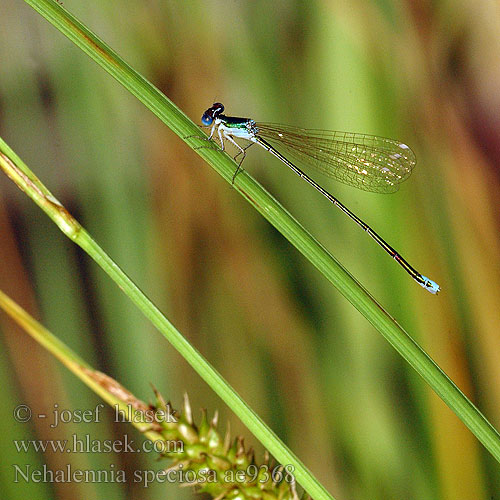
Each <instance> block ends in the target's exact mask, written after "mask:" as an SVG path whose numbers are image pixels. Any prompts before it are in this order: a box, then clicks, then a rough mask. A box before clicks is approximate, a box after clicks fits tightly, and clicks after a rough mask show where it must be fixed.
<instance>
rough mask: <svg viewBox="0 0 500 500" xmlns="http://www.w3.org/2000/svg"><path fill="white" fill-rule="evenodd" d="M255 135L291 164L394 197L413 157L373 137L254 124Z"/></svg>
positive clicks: (399, 146) (402, 146) (406, 149)
mask: <svg viewBox="0 0 500 500" xmlns="http://www.w3.org/2000/svg"><path fill="white" fill-rule="evenodd" d="M256 125H257V129H258V135H259V136H261V137H262V138H263V139H265V140H267V141H268V142H269V143H270V144H271V145H273V146H275V147H276V149H277V150H278V151H280V152H281V153H282V154H285V152H286V155H285V156H287V158H289V159H290V160H295V161H296V162H297V163H298V164H302V165H305V166H308V167H311V168H313V169H315V170H317V171H318V172H321V173H322V174H325V175H327V176H328V177H332V178H333V179H336V180H337V181H339V182H343V183H344V184H348V185H350V186H354V187H356V188H358V189H362V190H364V191H373V192H377V193H393V192H395V191H397V190H398V189H399V184H400V183H401V182H403V181H405V180H406V179H408V177H409V176H410V174H411V172H412V170H413V167H414V166H415V163H416V158H415V154H414V153H413V151H412V150H411V149H410V148H409V147H408V146H407V145H406V144H402V143H400V142H398V141H393V140H392V139H386V138H384V137H376V136H374V135H365V134H355V133H349V132H333V131H330V130H311V129H301V128H296V127H289V126H286V125H277V124H273V123H257V124H256Z"/></svg>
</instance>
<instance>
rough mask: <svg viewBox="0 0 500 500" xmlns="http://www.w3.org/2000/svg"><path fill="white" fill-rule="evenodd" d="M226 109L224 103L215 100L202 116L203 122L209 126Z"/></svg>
mask: <svg viewBox="0 0 500 500" xmlns="http://www.w3.org/2000/svg"><path fill="white" fill-rule="evenodd" d="M223 111H224V104H222V103H220V102H214V104H213V105H212V107H211V108H208V109H207V110H206V111H205V112H204V113H203V116H202V117H201V123H203V125H206V126H207V127H209V126H210V125H212V123H213V121H214V120H215V119H216V118H217V117H218V116H219V115H220V114H221V113H222V112H223Z"/></svg>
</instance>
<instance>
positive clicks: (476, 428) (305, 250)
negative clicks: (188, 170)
mask: <svg viewBox="0 0 500 500" xmlns="http://www.w3.org/2000/svg"><path fill="white" fill-rule="evenodd" d="M25 1H26V3H28V4H29V5H31V6H32V7H33V8H34V9H35V10H37V11H38V12H39V13H40V14H41V15H42V16H44V17H45V18H46V19H47V20H48V21H50V22H51V23H52V24H53V25H54V26H55V27H56V28H57V29H59V30H60V31H61V32H62V33H63V34H64V35H66V36H67V37H68V38H69V39H70V40H71V41H73V42H74V43H75V44H76V45H77V46H78V47H80V48H81V49H82V50H83V51H84V52H85V53H87V54H88V55H89V56H90V57H91V58H92V59H94V60H95V61H96V62H97V63H98V64H100V65H101V66H102V67H103V68H104V69H106V71H108V72H109V73H110V74H111V75H112V76H113V77H114V78H115V79H116V80H117V81H118V82H120V83H121V84H122V85H123V86H124V87H125V88H126V89H127V90H129V91H130V92H131V93H132V94H134V95H135V96H136V97H137V98H138V99H139V100H140V101H141V102H143V103H144V104H145V105H146V106H147V107H148V108H149V109H150V110H151V111H152V112H153V113H154V114H155V115H156V116H158V117H159V118H160V119H161V120H162V121H163V122H164V123H165V124H166V125H168V126H169V127H170V128H171V129H172V130H173V131H174V132H175V133H176V134H177V135H179V136H180V137H181V138H184V137H186V136H188V135H192V134H198V135H200V131H199V129H198V127H197V126H196V125H195V124H194V123H193V122H192V121H191V120H190V119H189V118H188V117H187V116H185V115H184V114H183V113H182V112H181V111H180V110H179V109H178V108H177V107H176V106H175V105H174V104H173V103H172V102H170V101H169V100H168V99H167V98H166V97H165V96H164V95H163V94H162V93H161V92H160V91H159V90H158V89H156V88H155V87H154V86H153V85H152V84H151V83H149V82H148V81H147V80H146V79H145V78H144V77H142V76H141V75H139V73H137V72H136V71H135V70H133V69H132V68H131V67H130V66H129V65H127V63H125V61H123V60H122V59H121V58H120V57H119V56H118V55H117V54H116V53H115V52H114V51H113V50H112V49H111V48H109V47H108V46H107V45H106V44H105V43H104V42H103V41H102V40H100V39H99V38H98V37H97V36H96V35H95V34H93V33H92V32H91V31H90V30H88V29H87V28H86V27H85V26H83V25H82V24H81V23H80V22H79V21H77V20H76V19H75V18H74V17H73V16H71V15H70V14H69V13H68V12H67V11H65V10H64V9H63V8H62V7H61V6H60V5H59V4H57V3H56V2H55V1H52V0H25ZM185 141H186V142H187V143H188V144H189V145H190V146H191V147H193V146H201V145H203V144H204V143H203V142H201V141H200V140H199V139H197V138H190V139H185ZM197 152H198V154H199V155H200V156H201V157H203V158H204V159H205V160H206V161H207V162H208V163H209V164H210V165H211V166H212V167H213V168H214V169H215V170H216V171H217V172H219V173H220V174H221V175H222V176H223V177H224V178H225V179H226V180H227V181H228V182H230V181H231V178H232V174H233V172H234V169H235V168H236V165H235V163H234V162H233V161H232V159H231V158H229V157H228V156H227V155H226V154H224V153H222V152H221V151H217V150H211V149H198V150H197ZM235 188H236V190H237V191H239V192H240V193H241V194H242V195H243V196H244V197H245V198H246V199H247V200H248V201H249V202H250V203H251V204H252V205H253V206H254V207H255V208H256V209H257V210H258V211H259V212H260V213H261V214H262V215H263V216H264V217H265V218H266V219H267V220H268V221H269V222H270V223H271V224H273V226H275V227H276V228H277V229H278V230H279V231H280V232H281V233H282V234H283V235H284V236H285V237H286V238H287V239H288V240H289V241H290V242H291V243H292V244H293V245H294V246H295V247H296V248H297V249H299V250H300V252H302V254H303V255H304V256H305V257H307V258H308V260H310V261H311V263H312V264H313V265H314V266H316V268H317V269H318V270H319V271H320V272H321V273H322V274H323V275H324V276H325V277H326V278H327V279H328V280H329V281H330V282H331V283H332V284H333V285H334V286H335V287H336V288H337V289H338V290H339V291H340V293H342V295H344V297H346V298H347V299H348V300H349V301H350V302H351V303H352V304H353V305H354V306H355V307H356V308H357V309H358V310H359V311H360V312H361V313H362V314H363V315H364V316H365V317H366V318H367V319H368V321H369V322H370V323H371V324H372V325H373V326H374V327H375V328H376V329H377V330H378V331H379V332H380V333H381V334H382V335H383V336H384V337H385V338H386V339H387V340H388V341H389V343H390V344H391V345H392V346H393V347H394V348H395V349H396V350H397V351H398V352H399V353H400V354H401V356H403V357H404V359H405V360H406V361H408V363H409V364H410V365H411V366H412V367H413V368H414V369H415V370H416V371H417V372H418V373H419V374H420V375H421V376H422V378H423V379H424V380H425V381H426V382H427V383H428V384H429V385H430V386H431V387H432V389H433V390H434V391H435V392H436V393H437V394H438V395H439V396H440V397H441V398H442V399H443V401H444V402H445V403H446V404H447V405H448V406H449V407H450V408H451V409H452V410H453V411H454V412H455V413H456V414H457V415H458V417H459V418H460V419H461V420H462V421H463V422H464V423H465V424H466V425H467V426H468V428H469V429H470V430H471V431H472V432H473V433H474V434H475V435H476V437H477V438H478V439H479V440H480V441H481V442H482V443H483V444H484V446H485V447H486V448H487V449H488V450H489V451H490V452H491V453H492V455H493V456H494V457H495V458H496V459H497V461H499V462H500V436H499V434H498V432H497V431H496V430H495V429H494V428H493V427H492V426H491V424H490V423H489V422H488V421H487V420H486V418H485V417H484V416H483V415H482V414H481V413H480V412H479V410H478V409H477V408H476V407H475V406H474V405H473V404H472V403H471V402H470V401H469V400H468V399H467V398H466V396H465V395H464V394H463V393H462V392H461V391H460V390H459V389H458V387H456V385H455V384H454V383H453V382H452V381H451V380H450V379H449V378H448V377H447V375H446V374H445V373H444V372H443V371H442V370H441V369H440V368H439V367H438V366H437V365H436V364H435V363H434V362H433V361H432V359H431V358H430V357H429V356H428V355H427V354H426V353H425V352H424V351H423V350H422V349H421V348H420V347H419V346H418V345H417V344H416V343H415V342H414V341H413V339H412V338H411V337H410V336H409V335H408V334H407V333H406V332H405V331H404V329H403V328H402V327H401V326H400V325H399V324H398V323H397V322H396V321H395V319H394V318H392V317H391V316H390V314H388V313H387V312H386V311H385V310H384V309H383V308H382V307H381V306H380V305H379V304H378V303H377V302H376V301H375V300H374V299H373V297H371V296H370V294H369V293H368V292H367V291H366V290H365V289H364V288H363V287H362V286H361V285H360V284H359V283H357V281H356V280H355V279H354V278H353V277H352V276H351V275H350V274H349V273H348V272H347V271H346V270H345V269H344V268H343V267H342V266H341V265H340V264H339V263H338V262H337V261H336V260H335V259H334V258H333V257H332V256H331V255H330V254H329V253H328V252H327V251H326V249H325V248H324V247H322V246H321V245H320V244H319V243H318V242H317V241H316V240H315V239H314V238H313V237H312V236H311V235H310V234H309V233H308V232H307V231H305V229H304V228H303V227H302V226H301V225H300V224H299V223H298V222H297V221H296V220H295V219H294V218H293V217H292V216H291V215H290V214H289V213H288V212H287V211H286V210H285V209H284V208H283V207H282V206H281V205H280V204H279V203H278V202H277V201H276V200H275V199H274V198H273V197H272V196H271V195H270V194H269V193H267V192H266V191H265V190H264V189H263V188H262V187H261V186H260V185H259V184H258V183H257V182H256V181H255V180H254V179H253V178H252V177H251V176H249V175H248V174H247V173H246V172H244V173H242V174H241V175H239V176H238V177H237V179H236V182H235ZM90 241H91V240H90ZM90 241H88V242H86V243H85V244H86V246H87V248H88V249H89V250H91V251H95V250H96V249H95V248H94V247H93V245H95V244H94V243H93V242H92V244H91V243H90ZM79 244H82V243H79ZM82 246H83V244H82ZM94 258H99V257H96V256H95V255H94ZM110 275H111V276H112V277H113V279H115V281H119V280H118V277H117V276H113V275H112V274H110ZM133 293H136V292H133ZM137 293H139V291H137ZM132 295H133V294H132ZM139 296H140V295H137V297H135V296H131V298H133V300H135V301H136V303H139V302H140V301H139V300H138V298H139ZM153 316H154V315H153ZM160 323H161V322H160ZM155 324H157V323H155ZM157 326H158V324H157ZM224 400H225V401H226V402H227V400H226V399H224ZM228 404H229V403H228ZM232 408H233V410H234V411H235V412H236V413H237V414H238V411H240V409H237V408H235V407H232ZM240 418H241V416H240ZM242 420H243V419H242ZM257 437H258V436H257ZM259 439H260V438H259ZM263 442H264V443H265V444H266V446H267V447H268V448H269V449H270V450H271V452H273V453H274V450H273V449H272V447H271V446H268V444H267V442H266V441H263ZM276 456H277V457H278V458H279V459H280V460H281V457H280V456H278V455H276ZM302 484H303V485H304V483H302ZM310 493H312V494H313V495H314V496H316V497H317V498H319V496H318V495H316V494H314V493H313V492H312V491H310Z"/></svg>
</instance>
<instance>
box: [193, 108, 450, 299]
mask: <svg viewBox="0 0 500 500" xmlns="http://www.w3.org/2000/svg"><path fill="white" fill-rule="evenodd" d="M223 111H224V106H223V105H222V104H221V103H219V102H216V103H214V105H213V106H212V107H211V108H209V109H207V110H206V111H205V112H204V113H203V116H202V118H201V121H202V123H203V125H205V126H206V127H212V128H211V130H210V135H209V137H208V139H212V138H213V137H214V135H215V134H217V136H218V137H219V140H220V143H221V148H222V149H223V150H224V141H225V140H227V141H229V142H230V143H231V144H233V145H234V146H235V147H236V148H237V149H238V150H239V153H238V154H237V155H236V156H235V159H236V158H237V157H238V156H240V155H241V159H240V160H239V164H238V168H237V169H236V172H235V173H234V176H233V181H234V178H235V177H236V174H237V173H238V170H239V169H240V167H241V164H242V162H243V160H244V159H245V156H246V150H247V149H248V148H249V147H250V146H251V145H252V144H259V145H260V146H262V147H263V148H264V149H265V150H266V151H269V152H270V153H271V154H272V155H274V156H275V157H276V158H278V160H280V161H281V162H283V163H284V164H285V165H286V166H287V167H289V168H290V169H292V170H293V171H294V172H295V173H296V174H297V175H299V176H300V177H301V178H302V179H304V180H305V181H307V182H308V183H309V184H310V185H311V186H313V187H314V188H315V189H317V190H318V191H319V192H320V193H321V194H322V195H323V196H324V197H325V198H327V199H328V200H329V201H330V202H331V203H333V204H334V205H335V206H337V207H338V208H340V210H342V211H343V212H344V213H345V214H346V215H348V216H349V217H350V218H351V219H352V220H353V221H354V222H356V224H358V225H359V226H360V227H361V228H362V229H364V230H365V231H366V232H367V233H368V234H369V235H370V236H371V237H372V238H373V239H374V240H375V241H376V242H377V243H378V244H379V245H380V246H381V247H382V248H383V249H384V250H385V251H386V252H387V253H388V254H389V255H390V256H391V257H392V258H393V259H394V260H396V262H398V263H399V264H400V266H401V267H402V268H403V269H404V270H405V271H406V272H407V273H408V274H409V275H410V276H411V277H412V278H413V279H414V280H415V281H416V282H417V283H418V284H419V285H421V286H422V287H423V288H425V289H426V290H428V291H429V292H431V293H433V294H436V293H438V292H439V290H440V288H439V285H438V284H437V283H435V282H434V281H432V280H431V279H429V278H427V277H425V276H423V275H422V274H420V273H419V272H418V271H417V270H416V269H415V268H414V267H412V266H411V265H410V264H409V263H408V262H407V261H406V260H405V259H404V258H403V257H402V256H401V255H400V254H399V253H398V252H396V250H394V248H392V247H391V246H390V245H389V244H388V243H387V242H386V241H384V240H383V239H382V237H380V236H379V235H378V234H377V233H376V232H375V231H374V230H373V229H372V228H371V227H370V226H368V224H366V223H365V222H363V221H362V220H361V219H360V218H359V217H358V216H357V215H355V214H354V213H353V212H351V211H350V210H349V209H348V208H347V207H346V206H345V205H343V204H342V203H340V201H339V200H337V198H335V197H334V196H333V195H331V194H330V193H329V192H328V191H326V190H325V189H324V188H322V187H321V186H320V185H319V184H318V183H317V182H315V181H314V180H313V179H311V177H309V176H308V175H307V174H306V173H305V172H303V171H302V170H301V169H300V168H299V167H297V165H295V163H292V162H291V161H290V160H288V159H287V158H286V157H285V156H284V155H283V154H281V153H280V152H279V151H278V150H277V149H276V148H275V147H274V146H273V144H275V145H276V146H277V147H278V148H281V147H282V148H283V150H285V151H286V153H287V154H288V156H289V157H290V158H293V160H295V161H296V162H297V163H299V164H301V165H305V166H308V167H312V168H314V169H316V170H317V171H319V172H321V173H323V174H325V175H327V176H329V177H332V178H334V179H336V180H338V181H340V182H343V183H345V184H349V185H350V186H354V187H357V188H358V189H362V190H364V191H374V192H377V193H392V192H394V191H397V190H398V187H399V184H400V183H401V182H403V181H404V180H406V179H407V178H408V177H409V176H410V174H411V171H412V169H413V167H414V166H415V163H416V160H415V155H414V153H413V151H412V150H411V149H410V148H409V147H408V146H407V145H406V144H402V143H400V142H398V141H393V140H392V139H386V138H383V137H376V136H373V135H365V134H354V133H347V132H332V131H328V130H307V129H300V128H296V127H289V126H283V125H276V124H270V123H257V122H255V121H254V120H252V119H250V118H236V117H234V116H225V115H223V114H222V112H223ZM234 139H245V140H247V141H250V144H248V145H247V146H245V147H242V146H240V145H239V144H238V143H237V142H236V141H235V140H234Z"/></svg>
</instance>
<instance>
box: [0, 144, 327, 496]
mask: <svg viewBox="0 0 500 500" xmlns="http://www.w3.org/2000/svg"><path fill="white" fill-rule="evenodd" d="M0 169H2V170H3V171H4V172H5V173H6V174H7V176H8V177H9V178H10V179H11V180H12V181H13V182H14V183H15V184H16V185H17V186H18V187H19V188H20V189H21V190H22V191H24V192H25V193H26V194H27V195H28V196H29V197H30V198H31V199H32V200H33V201H34V202H35V203H36V204H37V205H38V206H39V207H40V208H41V209H42V210H43V211H44V212H45V213H46V214H47V215H48V216H49V217H50V218H51V219H52V220H53V221H54V222H55V223H56V224H57V226H58V227H59V229H61V231H62V232H63V233H64V234H65V235H66V236H67V237H68V238H70V239H71V240H72V241H73V242H75V243H76V244H77V245H79V246H80V247H81V248H83V249H84V250H85V251H86V252H87V253H88V255H90V256H91V257H92V258H93V259H94V260H95V261H96V262H97V264H99V266H100V267H101V268H102V269H103V270H104V271H105V272H106V273H107V274H108V275H109V276H110V277H111V278H112V279H113V281H115V283H116V284H117V285H118V286H119V287H120V288H121V289H122V290H123V291H124V293H125V294H126V295H127V297H129V298H130V300H132V302H134V303H135V304H136V305H137V307H138V308H139V309H140V310H141V311H142V312H143V314H144V315H145V316H146V317H147V318H148V319H149V320H150V321H151V323H153V324H154V325H155V326H156V328H157V329H158V330H159V331H160V332H161V333H162V335H163V336H164V337H165V338H166V339H167V340H168V341H169V342H170V343H171V344H172V345H173V346H174V347H175V348H176V349H177V351H178V352H179V353H180V354H181V355H182V356H183V358H184V359H185V360H186V361H187V362H188V363H189V364H190V365H191V366H192V367H193V368H194V370H195V371H196V372H197V373H198V374H199V375H200V377H201V378H202V379H203V380H205V382H206V383H207V384H208V385H209V386H210V387H211V388H212V389H213V390H214V391H215V393H216V394H218V395H219V396H220V398H221V399H222V400H223V401H224V402H225V403H226V404H227V405H228V406H229V407H230V408H231V409H232V411H233V412H234V413H235V414H236V415H237V416H238V417H239V418H240V420H241V421H242V422H243V423H244V424H245V425H246V427H247V428H248V429H249V430H250V432H252V434H253V435H254V436H255V437H256V438H257V439H258V440H259V441H260V442H261V443H262V444H263V445H264V446H265V447H266V448H267V449H268V450H269V451H270V453H271V454H272V455H273V456H274V457H275V458H276V459H277V460H278V461H279V462H281V463H282V464H285V465H286V464H290V465H292V466H293V468H294V472H293V473H294V476H295V478H296V480H297V481H298V483H299V484H300V485H301V486H302V487H303V488H304V489H305V490H306V491H307V492H308V493H309V494H310V495H312V496H313V497H314V498H315V499H316V500H319V499H321V500H323V499H324V500H327V499H330V500H334V499H333V497H332V496H331V495H330V494H329V493H328V492H327V491H326V489H325V488H324V487H323V486H322V485H321V484H320V483H319V482H318V481H317V479H316V478H315V477H314V476H313V475H312V473H311V472H310V471H309V470H308V469H307V468H306V467H305V465H304V464H303V463H302V462H301V461H300V460H299V459H298V458H297V457H296V456H295V455H294V454H293V453H292V452H291V451H290V450H289V449H288V448H287V447H286V445H285V444H284V443H283V442H282V441H281V440H280V439H279V438H278V436H277V435H276V434H275V433H274V432H273V431H272V430H271V429H270V428H269V427H268V426H267V425H266V424H265V423H264V421H263V420H262V419H261V418H260V417H259V416H258V415H257V414H256V413H255V412H254V411H253V410H252V409H251V408H250V407H249V406H248V405H247V403H246V402H245V401H244V400H243V399H242V398H241V397H240V396H239V395H238V394H237V393H236V391H235V390H234V389H233V388H232V387H231V386H230V385H229V384H228V383H227V382H226V380H224V378H223V377H222V376H221V375H220V374H219V372H217V370H215V368H213V367H212V366H211V365H210V363H208V361H207V360H206V359H205V358H204V357H203V356H202V355H201V354H200V353H199V352H198V351H197V350H196V349H195V348H194V347H193V346H192V345H191V344H190V343H189V342H188V341H187V340H186V339H185V338H184V337H183V336H182V334H181V333H180V332H179V331H178V330H177V329H176V328H175V327H174V326H173V325H172V323H170V321H168V319H167V318H165V316H164V315H163V314H162V313H161V312H160V310H159V309H158V308H157V307H156V306H155V305H154V304H153V303H152V302H151V301H150V300H149V299H148V298H147V297H146V296H145V295H144V293H143V292H142V291H141V290H140V289H139V288H138V287H137V286H136V285H135V284H134V283H133V282H132V280H131V279H130V278H129V277H128V276H127V275H126V274H125V273H124V272H123V271H122V270H121V269H120V268H119V267H118V266H117V265H116V264H115V262H113V260H112V259H111V258H110V257H109V256H108V255H107V254H106V252H104V250H103V249H102V248H101V247H100V246H99V245H98V244H97V243H96V242H95V241H94V240H93V239H92V237H91V236H90V235H89V234H88V233H87V231H85V229H84V228H83V227H82V226H81V225H80V224H79V223H78V221H77V220H76V219H74V218H73V216H72V215H71V214H70V213H69V212H68V211H67V210H66V209H65V208H64V207H63V206H62V205H61V204H60V203H59V201H58V200H57V199H56V198H55V197H54V196H53V195H52V194H51V193H50V191H49V190H48V189H47V188H46V187H45V186H44V185H43V184H42V183H41V181H40V180H39V179H38V178H37V177H36V176H35V175H34V174H33V172H31V170H30V169H29V168H28V167H27V166H26V165H25V164H24V163H23V162H22V160H21V159H20V158H19V157H18V156H17V155H16V154H15V153H14V151H12V150H11V149H10V148H9V146H8V145H7V144H6V143H5V142H4V141H3V140H2V139H1V138H0Z"/></svg>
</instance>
